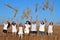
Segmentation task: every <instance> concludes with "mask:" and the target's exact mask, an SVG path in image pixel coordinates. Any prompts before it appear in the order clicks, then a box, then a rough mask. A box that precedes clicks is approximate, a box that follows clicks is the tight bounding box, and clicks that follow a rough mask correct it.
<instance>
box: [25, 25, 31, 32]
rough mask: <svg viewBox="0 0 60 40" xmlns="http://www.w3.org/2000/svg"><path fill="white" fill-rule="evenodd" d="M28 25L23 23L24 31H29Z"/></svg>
mask: <svg viewBox="0 0 60 40" xmlns="http://www.w3.org/2000/svg"><path fill="white" fill-rule="evenodd" d="M29 28H30V25H27V24H25V29H24V33H29Z"/></svg>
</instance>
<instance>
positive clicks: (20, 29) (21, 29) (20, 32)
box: [18, 27, 23, 35]
mask: <svg viewBox="0 0 60 40" xmlns="http://www.w3.org/2000/svg"><path fill="white" fill-rule="evenodd" d="M18 34H21V35H22V34H23V28H22V27H19V32H18Z"/></svg>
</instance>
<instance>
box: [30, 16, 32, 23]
mask: <svg viewBox="0 0 60 40" xmlns="http://www.w3.org/2000/svg"><path fill="white" fill-rule="evenodd" d="M30 22H31V24H32V16H30Z"/></svg>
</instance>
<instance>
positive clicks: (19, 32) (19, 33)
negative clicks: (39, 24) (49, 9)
mask: <svg viewBox="0 0 60 40" xmlns="http://www.w3.org/2000/svg"><path fill="white" fill-rule="evenodd" d="M18 35H19V38H22V37H23V25H22V23H20V24H19V31H18Z"/></svg>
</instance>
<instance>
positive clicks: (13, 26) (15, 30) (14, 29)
mask: <svg viewBox="0 0 60 40" xmlns="http://www.w3.org/2000/svg"><path fill="white" fill-rule="evenodd" d="M16 33H17V28H16V23H14V22H12V35H14V36H16Z"/></svg>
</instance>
